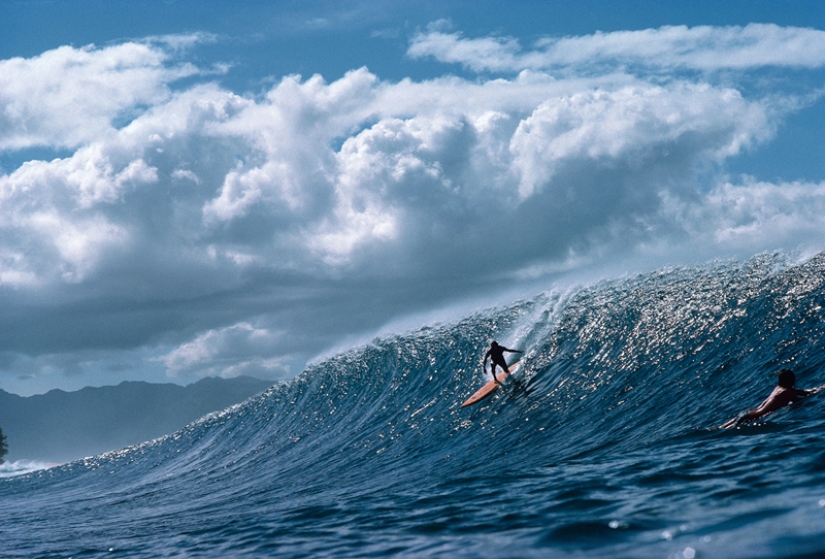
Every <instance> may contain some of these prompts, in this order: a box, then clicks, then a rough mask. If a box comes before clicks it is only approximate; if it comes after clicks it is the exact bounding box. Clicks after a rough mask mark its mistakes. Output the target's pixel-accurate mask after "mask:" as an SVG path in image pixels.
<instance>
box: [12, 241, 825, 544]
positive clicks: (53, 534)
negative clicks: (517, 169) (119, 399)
mask: <svg viewBox="0 0 825 559" xmlns="http://www.w3.org/2000/svg"><path fill="white" fill-rule="evenodd" d="M823 307H825V256H818V257H815V258H813V259H811V260H808V261H806V262H803V263H788V262H786V259H785V257H783V256H781V255H765V256H760V257H757V258H755V259H753V260H751V261H748V262H745V263H720V264H712V265H707V266H703V267H698V268H689V269H668V270H661V271H658V272H655V273H650V274H646V275H642V276H639V277H634V278H630V279H623V280H620V281H612V282H603V283H600V284H598V285H595V286H588V287H584V288H579V289H574V290H569V291H567V292H564V293H558V292H553V291H549V292H547V293H543V294H541V295H538V296H536V297H535V298H533V299H531V300H524V301H519V302H517V303H514V304H512V305H511V306H509V307H507V308H503V309H496V310H491V311H487V312H483V313H480V314H478V315H476V316H471V317H468V318H466V319H464V320H462V321H460V322H458V323H454V324H450V325H435V326H433V327H430V328H424V329H421V330H419V331H416V332H412V333H408V334H405V335H400V336H397V337H389V338H384V339H379V340H375V341H374V342H373V343H372V344H371V345H369V346H367V347H364V348H360V349H357V350H353V351H351V352H348V353H345V354H342V355H339V356H336V357H333V358H331V359H328V360H326V361H324V362H322V363H319V364H317V365H314V366H312V367H310V368H309V369H308V370H307V371H305V372H304V373H303V374H302V375H300V376H299V377H297V378H296V379H294V380H293V381H291V382H289V383H286V384H282V385H278V386H276V387H273V388H272V389H271V390H269V391H268V392H266V393H264V394H263V395H261V396H259V397H256V398H253V399H251V400H249V401H247V402H245V403H244V404H241V405H239V406H236V407H234V408H231V409H229V410H226V411H224V412H222V413H219V414H215V415H212V416H209V417H207V418H205V419H204V420H201V421H200V422H197V423H195V424H193V425H191V426H189V427H188V428H186V429H184V430H183V431H180V432H178V433H176V434H174V435H171V436H169V437H166V438H164V439H161V440H158V441H153V442H149V443H146V444H144V445H142V446H139V447H135V448H130V449H126V450H123V451H119V452H114V453H109V454H106V455H103V456H99V457H95V458H91V459H87V460H85V461H80V462H75V463H72V464H67V465H64V466H60V467H56V468H52V469H49V470H44V471H39V472H35V473H32V474H29V475H26V476H18V477H12V478H7V479H0V508H2V524H1V525H0V555H2V556H3V557H41V558H49V557H61V558H62V557H78V558H79V557H84V558H95V557H147V558H149V557H151V558H155V557H181V558H184V557H185V558H192V557H239V558H242V557H336V558H337V557H482V558H483V557H490V558H503V557H565V558H568V557H574V558H578V557H587V558H591V557H597V558H598V557H628V558H631V557H632V558H637V557H642V558H644V557H662V558H665V557H678V558H691V557H729V558H737V557H799V558H803V557H808V558H814V557H825V396H823V395H822V394H819V395H816V396H812V397H810V398H809V399H808V400H807V401H805V402H803V403H801V404H799V405H796V406H794V407H792V408H789V409H785V410H781V411H779V412H776V413H774V414H772V415H770V416H768V417H767V418H766V420H764V421H763V422H761V423H759V424H757V425H749V426H747V427H743V428H740V429H732V430H719V429H714V428H713V426H715V425H719V424H720V423H722V422H724V421H725V420H727V419H729V418H730V417H732V416H734V415H736V414H737V413H738V412H739V411H741V410H742V409H744V408H746V407H748V406H751V407H753V406H755V405H757V404H758V403H759V402H760V401H761V400H762V399H763V398H764V397H765V396H767V394H768V393H769V392H770V391H771V389H772V388H773V386H774V383H775V376H774V375H775V372H776V370H777V369H778V368H779V367H784V366H790V367H792V368H793V369H794V370H795V371H796V373H797V378H798V386H800V387H806V386H814V385H819V384H823V383H825V368H824V367H823V362H825V353H823V343H825V310H823ZM492 338H496V339H498V340H499V341H500V342H501V343H503V344H504V345H506V346H508V347H519V348H524V349H525V350H527V353H526V355H525V358H524V366H523V367H522V369H521V373H520V374H519V379H518V381H519V382H518V383H517V384H512V385H510V386H508V387H506V388H505V389H503V390H499V391H498V392H496V394H495V395H494V396H493V397H491V398H490V399H488V400H485V401H484V402H482V403H481V404H479V405H477V406H474V407H469V408H464V409H461V408H460V407H459V406H460V403H461V402H462V401H463V400H464V399H465V398H467V397H468V396H469V395H470V394H471V393H472V392H474V391H475V390H476V389H477V388H478V387H479V385H480V384H481V383H482V382H483V381H484V378H483V377H482V374H481V369H480V362H481V359H482V357H483V354H484V351H485V349H486V346H487V345H488V344H489V341H490V340H491V339H492Z"/></svg>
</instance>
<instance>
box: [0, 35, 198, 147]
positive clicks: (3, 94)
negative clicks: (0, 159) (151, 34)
mask: <svg viewBox="0 0 825 559" xmlns="http://www.w3.org/2000/svg"><path fill="white" fill-rule="evenodd" d="M190 43H191V41H190ZM170 58H171V57H170V55H169V54H168V53H167V52H166V51H165V50H163V49H162V48H160V46H157V45H152V44H149V43H134V42H130V43H124V44H122V45H115V46H110V47H106V48H102V49H98V48H95V47H94V46H93V45H90V46H87V47H84V48H73V47H69V46H64V47H60V48H58V49H55V50H51V51H48V52H45V53H43V54H41V55H40V56H37V57H34V58H29V59H24V58H12V59H8V60H3V61H0V130H3V134H0V149H2V150H8V149H22V148H27V147H32V146H37V147H40V146H43V147H49V148H55V149H61V148H69V149H71V148H76V147H78V146H82V145H83V144H85V143H87V142H92V141H95V140H96V139H98V138H100V137H101V136H105V135H107V134H109V133H111V131H112V129H113V128H114V127H116V126H117V121H118V120H128V119H129V118H130V117H131V116H133V115H135V114H138V113H137V111H139V110H140V108H141V107H142V106H148V105H154V104H157V103H160V102H163V100H164V99H166V98H167V97H168V95H169V84H170V83H171V82H174V81H175V80H177V79H179V78H182V77H186V76H191V75H193V74H195V73H197V70H196V68H195V67H194V66H193V65H191V64H178V65H170V64H168V62H169V61H170Z"/></svg>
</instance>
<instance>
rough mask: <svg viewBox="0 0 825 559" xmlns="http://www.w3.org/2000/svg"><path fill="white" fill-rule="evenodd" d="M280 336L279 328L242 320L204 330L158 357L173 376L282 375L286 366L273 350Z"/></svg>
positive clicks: (277, 344) (276, 348) (276, 346)
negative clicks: (192, 338)
mask: <svg viewBox="0 0 825 559" xmlns="http://www.w3.org/2000/svg"><path fill="white" fill-rule="evenodd" d="M281 337H282V334H281V333H279V332H272V331H270V330H268V329H266V328H256V327H255V326H253V325H251V324H249V323H247V322H241V323H238V324H234V325H232V326H228V327H225V328H218V329H213V330H209V331H207V332H204V333H202V334H200V335H198V336H197V337H196V338H195V339H194V340H192V341H191V342H187V343H185V344H182V345H181V346H180V347H178V348H176V349H175V350H173V351H171V352H169V353H168V354H166V355H165V356H163V357H161V358H159V360H160V361H162V362H163V363H164V364H165V366H166V370H167V372H168V373H169V375H170V376H172V377H181V376H184V377H204V376H221V377H226V378H229V377H236V376H240V375H251V376H257V377H261V378H273V377H275V378H277V377H283V376H285V375H286V374H287V373H289V367H288V366H287V365H286V364H285V360H284V359H283V358H282V357H281V356H279V355H277V354H276V351H277V350H278V349H280V348H279V338H281Z"/></svg>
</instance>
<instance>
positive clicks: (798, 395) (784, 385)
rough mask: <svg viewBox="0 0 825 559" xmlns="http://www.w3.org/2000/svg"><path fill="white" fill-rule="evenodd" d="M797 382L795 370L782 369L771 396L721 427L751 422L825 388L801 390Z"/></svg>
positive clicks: (725, 427) (823, 386)
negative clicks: (797, 386) (796, 385)
mask: <svg viewBox="0 0 825 559" xmlns="http://www.w3.org/2000/svg"><path fill="white" fill-rule="evenodd" d="M795 383H796V375H794V373H793V371H791V370H790V369H782V370H781V371H779V375H778V378H777V384H776V388H774V389H773V392H771V394H770V396H768V397H767V398H766V399H765V401H764V402H762V403H761V404H760V405H759V407H758V408H755V409H752V410H747V411H744V412H742V413H741V414H739V415H738V416H737V417H734V418H733V419H731V420H730V421H728V422H727V423H724V424H722V425H720V427H722V428H723V429H727V428H729V427H737V426H739V425H743V424H745V423H749V422H751V421H754V420H755V419H759V418H760V417H762V416H763V415H766V414H769V413H771V412H773V411H776V410H778V409H779V408H783V407H785V406H789V405H791V404H795V403H796V402H798V401H800V400H802V398H804V397H805V396H809V395H811V394H816V393H817V392H819V391H821V390H823V389H825V385H822V386H817V387H816V388H810V389H808V390H800V389H799V388H794V384H795Z"/></svg>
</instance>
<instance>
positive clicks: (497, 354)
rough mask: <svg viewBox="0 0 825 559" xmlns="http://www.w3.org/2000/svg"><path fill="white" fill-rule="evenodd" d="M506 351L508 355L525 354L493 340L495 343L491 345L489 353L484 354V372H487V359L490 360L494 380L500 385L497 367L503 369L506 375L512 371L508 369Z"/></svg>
mask: <svg viewBox="0 0 825 559" xmlns="http://www.w3.org/2000/svg"><path fill="white" fill-rule="evenodd" d="M505 351H506V352H507V353H524V352H523V351H519V350H517V349H508V348H506V347H504V346H503V345H498V342H497V341H495V340H493V342H492V343H491V344H490V349H488V350H487V353H485V354H484V370H485V371H486V370H487V359H490V366H491V368H492V373H493V380H494V381H496V382H497V383H498V384H501V382H499V380H498V379H497V378H496V366H499V367H501V368H502V369H504V372H505V373H508V374H509V373H510V369H508V368H507V362H506V361H505V360H504V352H505Z"/></svg>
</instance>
